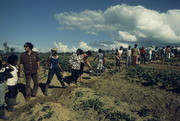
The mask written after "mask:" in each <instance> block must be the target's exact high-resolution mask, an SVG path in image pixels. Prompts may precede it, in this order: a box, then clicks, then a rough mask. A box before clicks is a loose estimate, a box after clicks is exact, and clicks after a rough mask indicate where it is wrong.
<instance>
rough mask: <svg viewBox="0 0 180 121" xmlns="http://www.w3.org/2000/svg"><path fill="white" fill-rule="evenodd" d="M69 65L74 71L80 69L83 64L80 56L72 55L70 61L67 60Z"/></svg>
mask: <svg viewBox="0 0 180 121" xmlns="http://www.w3.org/2000/svg"><path fill="white" fill-rule="evenodd" d="M69 62H70V64H71V68H72V69H75V70H80V69H81V63H82V62H83V58H82V56H81V55H77V54H73V55H72V56H71V59H70V60H69Z"/></svg>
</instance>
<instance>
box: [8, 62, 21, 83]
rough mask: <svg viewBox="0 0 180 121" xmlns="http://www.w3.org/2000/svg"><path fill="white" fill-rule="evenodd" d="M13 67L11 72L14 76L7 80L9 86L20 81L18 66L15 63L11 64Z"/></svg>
mask: <svg viewBox="0 0 180 121" xmlns="http://www.w3.org/2000/svg"><path fill="white" fill-rule="evenodd" d="M11 66H12V67H13V69H14V70H13V71H11V72H10V73H11V74H12V76H13V77H12V78H9V79H8V80H7V83H6V84H7V85H8V86H14V85H16V84H17V81H18V74H17V73H18V69H17V67H16V66H13V65H11Z"/></svg>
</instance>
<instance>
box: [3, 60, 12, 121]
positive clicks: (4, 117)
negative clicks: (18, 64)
mask: <svg viewBox="0 0 180 121" xmlns="http://www.w3.org/2000/svg"><path fill="white" fill-rule="evenodd" d="M3 65H6V66H7V67H8V68H9V69H7V68H5V67H3ZM13 70H14V68H13V67H11V66H10V65H9V64H8V63H6V62H5V61H3V60H0V119H3V120H8V117H7V116H6V112H5V93H6V91H5V83H4V82H5V80H6V78H8V77H6V75H9V74H10V72H11V71H13ZM9 78H12V77H9Z"/></svg>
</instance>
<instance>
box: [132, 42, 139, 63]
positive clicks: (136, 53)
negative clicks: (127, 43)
mask: <svg viewBox="0 0 180 121" xmlns="http://www.w3.org/2000/svg"><path fill="white" fill-rule="evenodd" d="M137 46H138V45H137V44H135V45H134V48H133V49H132V57H133V58H132V65H137V64H138V57H139V55H140V52H139V49H138V48H137Z"/></svg>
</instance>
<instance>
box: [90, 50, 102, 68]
mask: <svg viewBox="0 0 180 121" xmlns="http://www.w3.org/2000/svg"><path fill="white" fill-rule="evenodd" d="M97 58H98V66H97V69H98V70H101V71H102V69H103V60H104V53H102V50H101V49H99V50H98V54H97V55H96V57H95V58H94V61H95V60H96V59H97ZM94 61H93V62H94Z"/></svg>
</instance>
